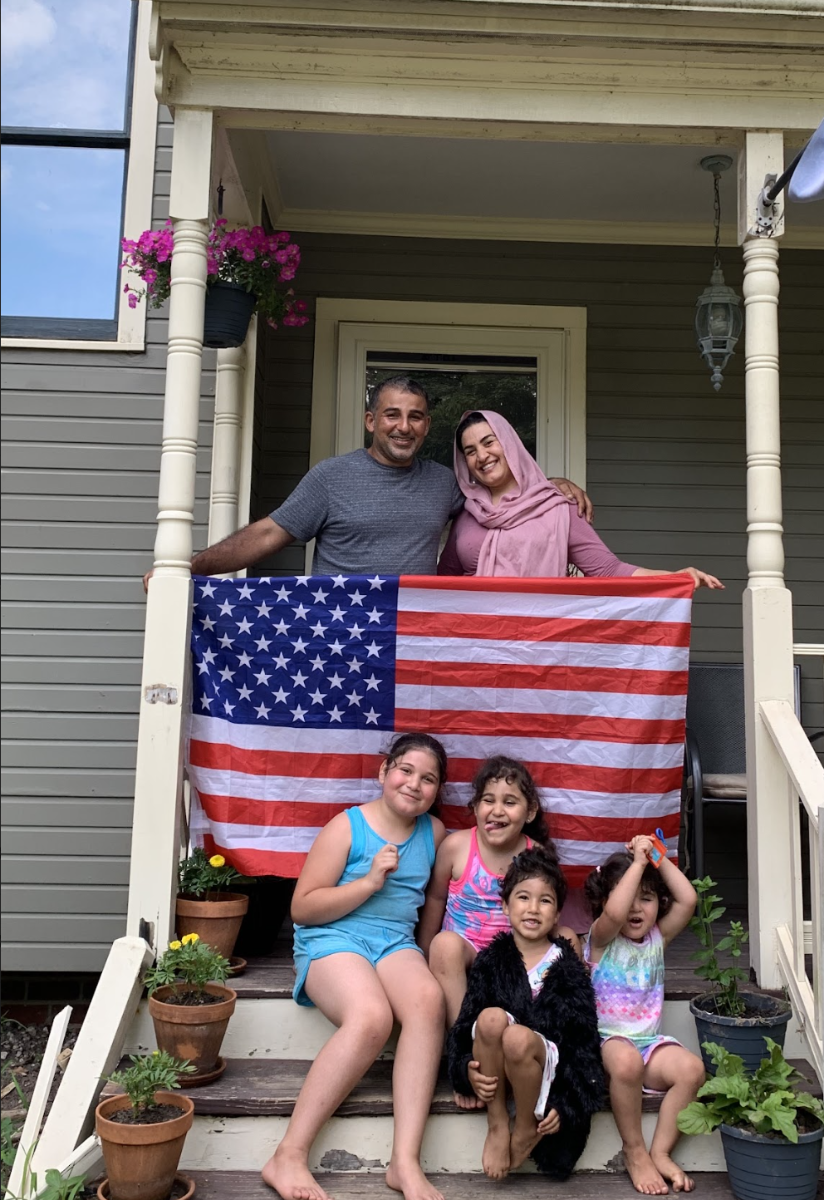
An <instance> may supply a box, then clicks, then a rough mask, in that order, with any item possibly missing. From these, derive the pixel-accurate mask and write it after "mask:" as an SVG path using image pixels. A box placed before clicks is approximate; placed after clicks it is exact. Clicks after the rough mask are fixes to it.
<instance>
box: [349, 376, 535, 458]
mask: <svg viewBox="0 0 824 1200" xmlns="http://www.w3.org/2000/svg"><path fill="white" fill-rule="evenodd" d="M371 357H372V355H371V354H369V355H367V368H366V386H367V389H368V390H369V391H371V389H372V388H373V387H374V385H375V384H376V383H379V382H380V380H381V379H388V378H389V377H390V376H392V375H399V374H402V373H405V374H408V375H410V376H411V377H412V378H413V379H416V380H417V381H418V382H419V383H422V384H423V386H424V387H425V388H426V390H427V391H428V392H429V396H430V402H431V412H432V428H431V430H430V432H429V436H428V437H427V439H426V441H425V442H424V445H423V448H422V450H421V455H420V456H421V458H432V459H434V460H435V462H439V463H443V465H444V466H445V467H451V466H452V447H453V444H454V436H455V430H456V428H457V427H458V424H459V422H460V420H461V416H462V415H463V413H464V412H466V411H467V409H475V408H488V409H490V410H491V411H492V412H499V413H501V414H502V415H503V416H505V417H506V419H507V420H508V421H509V422H510V423H511V424H512V425H513V426H514V427H515V429H517V431H518V433H519V434H520V435H521V438H522V440H523V443H524V445H525V446H526V448H527V450H528V451H529V453H530V454H532V455H534V454H535V423H536V414H537V410H538V373H537V369H536V367H535V360H534V359H530V360H527V359H520V358H515V359H512V360H510V361H511V363H512V366H513V369H511V370H506V369H504V367H503V364H504V363H505V361H506V360H505V359H497V358H496V362H500V363H501V369H499V370H496V371H484V370H478V369H475V370H463V371H448V370H446V371H444V370H440V371H431V370H430V371H428V370H426V369H425V367H422V366H417V365H415V366H413V367H412V369H410V370H408V371H402V370H400V369H399V367H398V366H393V367H392V368H391V369H387V368H385V367H384V368H380V367H376V366H370V365H368V364H369V359H370V358H371ZM374 357H375V358H381V359H383V358H384V356H383V354H376V355H375V356H374ZM402 357H404V356H401V355H399V356H398V362H399V363H400V359H401V358H402ZM416 357H417V356H416ZM430 361H431V360H430ZM527 362H529V363H531V364H532V366H531V369H528V368H525V367H524V365H523V364H525V363H527ZM405 363H406V364H409V356H408V355H407V356H405ZM367 440H368V439H367Z"/></svg>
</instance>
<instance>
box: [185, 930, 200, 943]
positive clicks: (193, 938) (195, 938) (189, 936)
mask: <svg viewBox="0 0 824 1200" xmlns="http://www.w3.org/2000/svg"><path fill="white" fill-rule="evenodd" d="M199 941H200V934H199V933H184V935H183V945H184V946H188V945H189V942H193V943H194V942H199Z"/></svg>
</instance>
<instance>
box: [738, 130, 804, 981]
mask: <svg viewBox="0 0 824 1200" xmlns="http://www.w3.org/2000/svg"><path fill="white" fill-rule="evenodd" d="M782 169H783V138H782V135H781V134H780V133H766V134H765V133H748V134H747V137H746V143H745V149H744V155H743V159H742V162H741V169H740V172H739V185H740V187H739V195H740V203H739V234H740V239H741V240H742V241H743V246H744V309H745V325H744V336H745V339H746V341H745V352H744V354H745V388H746V412H747V570H748V580H747V588H746V590H745V592H744V611H743V617H744V696H745V708H746V726H747V862H748V872H749V920H750V961H751V964H752V966H753V968H754V970H755V974H756V978H757V980H758V982H759V984H760V985H761V986H762V987H767V988H774V987H778V986H780V978H779V973H778V965H777V957H776V939H775V927H776V926H777V925H782V924H784V923H785V922H786V923H787V924H789V923H790V922H791V919H792V895H793V892H792V872H793V847H792V840H791V836H790V831H791V814H792V809H791V805H792V804H793V803H794V799H793V797H792V795H791V789H790V784H789V780H788V778H787V773H786V771H785V769H784V767H783V764H782V763H781V760H780V758H779V756H778V754H777V753H776V751H775V747H774V745H773V742H772V739H771V738H770V735H769V733H768V732H767V730H766V728H765V727H764V724H763V721H762V720H761V718H760V716H759V714H758V702H759V701H760V700H767V699H770V700H788V701H789V702H790V703H791V704H792V702H793V673H792V668H793V650H792V644H793V630H792V597H791V594H790V592H789V591H788V590H787V588H786V587H785V585H784V545H783V525H782V509H781V431H780V409H779V375H778V363H779V359H778V242H777V240H776V238H775V237H773V238H758V237H752V236H751V235H750V232H749V231H750V229H751V228H752V227H753V224H754V222H755V215H756V202H757V199H758V195H759V193H760V192H761V189H762V188H763V186H764V181H765V176H766V175H767V174H776V175H777V174H780V173H781V171H782Z"/></svg>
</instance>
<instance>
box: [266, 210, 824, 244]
mask: <svg viewBox="0 0 824 1200" xmlns="http://www.w3.org/2000/svg"><path fill="white" fill-rule="evenodd" d="M274 219H275V218H274V217H273V220H274ZM277 221H278V223H279V224H281V225H283V226H284V227H285V228H286V229H299V230H300V231H301V232H302V233H347V234H371V235H373V236H380V237H429V238H432V237H436V238H456V239H476V240H489V241H496V242H563V243H565V244H572V243H583V244H587V245H590V244H600V245H618V246H706V245H707V225H706V222H704V223H697V224H684V223H681V224H678V223H675V222H666V221H565V220H542V219H540V218H534V217H511V216H507V217H477V216H452V215H444V214H428V215H421V214H420V213H388V212H332V211H325V210H323V209H308V208H307V209H300V208H286V209H284V210H283V211H282V212H281V213H280V215H279V216H278V218H277ZM722 242H723V244H724V245H728V246H735V245H736V244H737V242H736V238H735V235H734V233H729V234H727V235H726V236H725V237H724V238H723V239H722ZM783 242H784V245H785V246H788V247H790V248H796V249H805V250H821V249H824V230H822V229H813V228H810V229H797V228H796V229H790V230H789V231H788V232H787V233H786V234H785V236H784V239H783Z"/></svg>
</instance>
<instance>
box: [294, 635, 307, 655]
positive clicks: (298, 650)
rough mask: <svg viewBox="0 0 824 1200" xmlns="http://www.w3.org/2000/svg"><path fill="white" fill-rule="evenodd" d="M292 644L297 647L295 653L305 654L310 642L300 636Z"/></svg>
mask: <svg viewBox="0 0 824 1200" xmlns="http://www.w3.org/2000/svg"><path fill="white" fill-rule="evenodd" d="M292 645H293V646H294V647H295V654H303V653H304V651H305V650H306V647H307V646H308V645H309V643H308V642H304V640H303V638H301V637H299V638H298V639H297V641H295V642H292Z"/></svg>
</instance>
